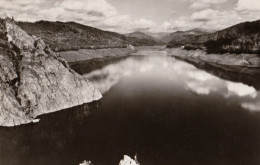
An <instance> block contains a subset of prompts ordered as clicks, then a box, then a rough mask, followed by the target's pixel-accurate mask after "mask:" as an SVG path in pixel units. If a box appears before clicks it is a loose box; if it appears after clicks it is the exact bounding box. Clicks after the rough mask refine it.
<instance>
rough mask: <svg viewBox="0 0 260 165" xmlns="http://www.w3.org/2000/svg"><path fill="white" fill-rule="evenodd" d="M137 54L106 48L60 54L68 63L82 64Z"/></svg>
mask: <svg viewBox="0 0 260 165" xmlns="http://www.w3.org/2000/svg"><path fill="white" fill-rule="evenodd" d="M134 52H136V49H131V48H106V49H80V50H77V51H65V52H59V54H60V55H61V56H62V57H63V58H64V59H65V60H66V61H67V62H68V63H73V62H80V61H87V60H92V59H102V58H107V57H123V56H128V55H130V54H131V53H134Z"/></svg>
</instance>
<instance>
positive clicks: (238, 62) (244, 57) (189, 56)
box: [167, 48, 260, 68]
mask: <svg viewBox="0 0 260 165" xmlns="http://www.w3.org/2000/svg"><path fill="white" fill-rule="evenodd" d="M167 52H168V54H169V55H172V56H174V57H178V58H180V59H183V60H187V61H190V62H200V61H202V62H207V63H212V64H218V65H225V66H239V67H249V68H258V67H259V68H260V55H257V54H232V53H226V54H214V53H212V54H208V53H207V52H206V51H204V50H184V49H181V48H173V49H167Z"/></svg>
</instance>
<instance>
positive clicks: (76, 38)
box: [18, 21, 157, 51]
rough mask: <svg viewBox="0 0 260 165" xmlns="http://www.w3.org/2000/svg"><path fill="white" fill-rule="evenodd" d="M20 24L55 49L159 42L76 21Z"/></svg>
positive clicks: (146, 44)
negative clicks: (104, 29)
mask: <svg viewBox="0 0 260 165" xmlns="http://www.w3.org/2000/svg"><path fill="white" fill-rule="evenodd" d="M18 25H19V26H20V27H21V28H22V29H23V30H25V31H26V32H27V33H28V34H30V35H35V36H38V37H41V38H42V39H43V40H44V41H45V42H46V43H47V44H48V45H49V46H50V48H52V49H53V50H55V51H68V50H79V49H90V48H91V49H92V48H95V49H99V48H121V47H126V46H127V45H128V44H131V45H134V46H148V45H151V46H152V45H156V44H157V43H156V42H155V41H154V40H150V39H139V38H136V37H127V36H125V35H122V34H119V33H115V32H110V31H103V30H100V29H97V28H94V27H90V26H86V25H82V24H79V23H75V22H50V21H38V22H34V23H32V22H19V23H18Z"/></svg>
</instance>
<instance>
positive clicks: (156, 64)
mask: <svg viewBox="0 0 260 165" xmlns="http://www.w3.org/2000/svg"><path fill="white" fill-rule="evenodd" d="M138 76H142V78H143V79H147V80H148V81H147V84H146V85H148V86H149V83H153V82H150V81H149V80H150V79H151V78H154V79H153V80H152V81H158V82H160V81H165V79H167V80H166V81H167V82H168V83H172V84H179V83H180V82H182V83H181V86H182V88H183V89H185V90H189V91H191V92H193V93H195V94H198V95H209V94H210V93H215V94H219V95H220V96H222V97H224V98H226V99H229V98H232V99H236V101H237V102H239V103H241V106H242V107H243V108H246V109H248V110H252V111H255V110H259V111H260V106H259V105H260V95H259V91H257V90H256V89H255V88H254V87H253V86H249V85H246V84H243V83H241V82H232V81H228V80H223V79H221V78H219V77H217V76H214V75H212V74H210V73H208V72H206V71H204V70H200V69H197V68H196V67H195V66H193V65H191V64H188V63H186V62H183V61H180V60H176V59H175V58H173V57H169V56H132V57H129V58H127V59H126V60H123V61H121V62H118V63H116V64H112V65H108V66H105V67H104V68H102V69H99V70H95V71H93V72H91V73H89V74H85V75H84V77H85V78H87V79H89V80H91V81H92V82H93V83H94V84H95V85H96V87H97V88H98V89H99V90H100V91H101V93H102V94H105V93H106V92H108V91H109V90H110V88H112V87H113V86H114V85H116V84H117V83H118V82H119V81H120V80H122V79H127V78H128V77H131V78H133V77H134V79H135V78H138ZM155 83H156V82H155Z"/></svg>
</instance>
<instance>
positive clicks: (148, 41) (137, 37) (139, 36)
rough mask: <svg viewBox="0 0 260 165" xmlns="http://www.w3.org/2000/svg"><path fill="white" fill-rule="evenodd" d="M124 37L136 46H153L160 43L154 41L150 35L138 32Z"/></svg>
mask: <svg viewBox="0 0 260 165" xmlns="http://www.w3.org/2000/svg"><path fill="white" fill-rule="evenodd" d="M125 36H126V37H128V39H129V40H130V41H132V42H133V43H136V44H137V45H143V46H154V45H158V44H160V41H158V40H156V39H155V38H154V37H152V36H151V35H148V34H146V33H143V32H139V31H136V32H132V33H128V34H125Z"/></svg>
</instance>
